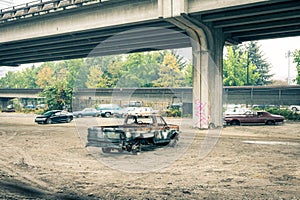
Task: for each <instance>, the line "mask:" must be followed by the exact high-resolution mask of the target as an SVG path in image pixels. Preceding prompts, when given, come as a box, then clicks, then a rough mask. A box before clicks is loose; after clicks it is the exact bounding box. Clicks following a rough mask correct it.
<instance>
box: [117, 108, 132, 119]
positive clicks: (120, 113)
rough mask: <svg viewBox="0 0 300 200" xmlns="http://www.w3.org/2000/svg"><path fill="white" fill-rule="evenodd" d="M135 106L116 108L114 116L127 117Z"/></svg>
mask: <svg viewBox="0 0 300 200" xmlns="http://www.w3.org/2000/svg"><path fill="white" fill-rule="evenodd" d="M134 109H135V107H126V108H122V109H120V110H115V113H114V117H125V116H126V115H128V113H129V112H131V111H133V110H134Z"/></svg>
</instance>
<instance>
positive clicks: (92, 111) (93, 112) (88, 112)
mask: <svg viewBox="0 0 300 200" xmlns="http://www.w3.org/2000/svg"><path fill="white" fill-rule="evenodd" d="M72 114H73V116H74V117H78V118H80V117H85V116H91V117H99V116H100V115H101V113H100V111H99V110H97V109H96V108H84V109H83V110H81V111H75V112H73V113H72Z"/></svg>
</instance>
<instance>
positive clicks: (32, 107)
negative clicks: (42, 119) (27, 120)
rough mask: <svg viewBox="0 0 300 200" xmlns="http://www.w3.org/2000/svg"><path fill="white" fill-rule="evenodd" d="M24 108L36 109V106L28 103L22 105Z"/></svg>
mask: <svg viewBox="0 0 300 200" xmlns="http://www.w3.org/2000/svg"><path fill="white" fill-rule="evenodd" d="M24 108H25V109H37V107H36V106H34V105H32V104H28V105H26V106H24Z"/></svg>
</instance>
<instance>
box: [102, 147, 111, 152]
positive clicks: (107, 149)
mask: <svg viewBox="0 0 300 200" xmlns="http://www.w3.org/2000/svg"><path fill="white" fill-rule="evenodd" d="M110 151H111V149H110V148H108V147H103V148H102V152H103V153H110Z"/></svg>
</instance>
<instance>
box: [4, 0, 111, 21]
mask: <svg viewBox="0 0 300 200" xmlns="http://www.w3.org/2000/svg"><path fill="white" fill-rule="evenodd" d="M108 1H109V0H37V1H32V2H28V3H24V4H21V5H17V6H12V7H8V8H4V9H0V23H5V22H8V21H13V20H17V19H20V18H27V17H33V16H36V15H43V14H47V13H50V12H51V13H52V12H58V11H62V10H65V9H73V8H77V7H81V6H86V5H92V4H97V3H103V2H108Z"/></svg>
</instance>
